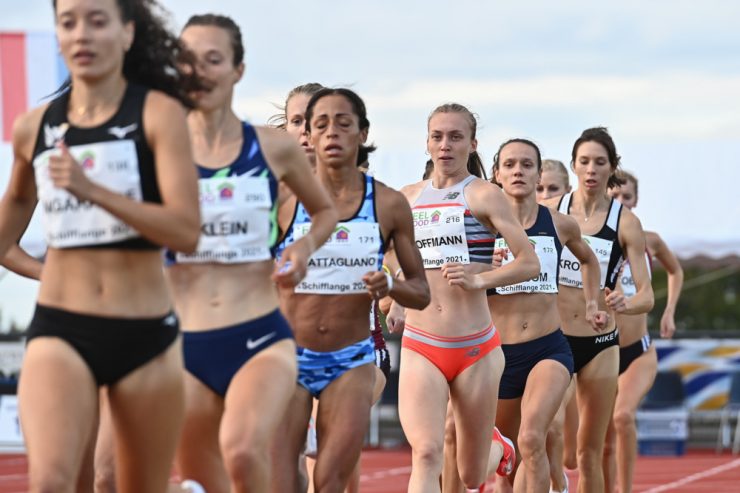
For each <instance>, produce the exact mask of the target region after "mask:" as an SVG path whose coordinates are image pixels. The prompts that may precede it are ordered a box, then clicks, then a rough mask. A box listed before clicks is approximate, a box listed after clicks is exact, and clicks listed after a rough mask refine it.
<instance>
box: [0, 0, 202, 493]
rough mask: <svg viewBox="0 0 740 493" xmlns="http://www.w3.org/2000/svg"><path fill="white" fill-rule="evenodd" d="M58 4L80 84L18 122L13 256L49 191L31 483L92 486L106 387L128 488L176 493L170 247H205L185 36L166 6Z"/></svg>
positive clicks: (7, 201)
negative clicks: (157, 9)
mask: <svg viewBox="0 0 740 493" xmlns="http://www.w3.org/2000/svg"><path fill="white" fill-rule="evenodd" d="M53 4H54V5H53V7H54V8H55V9H56V10H55V25H56V27H57V29H56V33H57V39H58V41H59V48H60V52H61V55H62V58H63V59H64V61H65V64H66V66H67V69H68V70H69V74H70V76H69V84H67V89H66V91H67V92H64V93H60V94H61V95H60V96H58V97H57V98H56V99H55V100H54V101H52V102H51V103H49V104H46V105H45V106H42V107H39V108H36V109H34V110H31V111H30V112H28V113H26V114H24V115H21V116H20V117H19V118H18V119H17V120H16V123H15V125H14V132H13V150H14V163H13V169H12V176H11V178H10V182H9V186H8V191H7V192H6V194H5V197H4V200H3V201H2V204H1V205H0V257H1V256H4V255H5V253H6V251H7V249H8V245H9V244H10V243H11V242H13V241H15V239H17V238H19V237H20V234H21V232H22V231H23V230H24V229H25V227H26V225H27V224H28V221H29V220H30V217H31V214H32V212H33V209H34V206H35V205H36V202H37V200H38V202H40V203H41V204H40V205H41V209H42V215H43V217H42V221H43V227H44V231H45V234H46V237H47V242H48V244H49V249H48V251H47V254H46V259H45V264H44V268H43V276H42V279H41V284H40V288H39V294H38V304H37V307H36V312H35V314H34V318H33V320H32V322H31V324H30V325H29V327H28V339H27V346H26V353H25V357H24V361H23V368H22V371H21V372H22V375H23V377H22V378H21V380H20V383H19V399H20V405H19V408H20V413H21V415H20V417H21V421H22V422H23V428H24V437H25V440H26V445H27V448H28V453H29V461H30V462H32V463H33V464H34V467H33V468H32V470H31V471H30V479H29V483H30V484H33V485H34V488H36V489H38V490H42V491H71V490H73V489H80V490H84V491H92V490H93V485H92V484H85V480H86V479H87V478H88V477H89V475H88V474H87V472H85V471H83V468H84V465H83V462H84V460H83V458H84V457H85V456H86V450H87V449H88V444H89V440H88V439H87V437H93V436H95V433H96V430H95V426H96V424H97V417H98V397H99V388H98V387H99V386H107V387H108V390H109V391H110V392H111V394H110V395H111V396H112V398H111V401H110V402H111V407H112V410H113V412H112V415H113V416H114V418H115V421H116V423H115V424H116V426H115V428H116V431H117V432H118V433H117V434H116V436H115V440H116V442H117V444H118V445H119V448H118V451H120V452H121V453H120V454H118V459H119V461H120V462H119V466H120V469H119V471H118V473H119V475H120V477H123V478H125V481H124V482H123V483H119V484H121V485H123V484H125V485H126V489H127V490H128V491H164V490H165V489H166V487H167V482H168V478H169V473H170V469H171V467H172V461H173V458H174V449H175V443H176V441H177V440H178V437H179V432H180V425H181V423H182V417H183V405H182V404H183V401H182V397H183V394H182V393H183V386H182V385H183V384H182V380H183V379H182V357H181V347H180V346H179V344H177V339H178V336H179V333H178V323H177V318H176V317H175V316H174V315H173V314H172V312H171V304H170V297H169V293H168V291H167V286H166V284H165V281H164V275H163V273H162V259H161V253H160V252H159V251H158V249H159V246H166V247H169V248H172V249H175V250H181V251H192V250H193V249H194V248H195V247H196V244H197V240H198V233H199V214H198V196H197V178H196V173H195V168H194V166H193V157H192V154H191V150H190V146H189V141H188V134H187V128H186V125H185V111H184V109H183V106H182V105H181V102H185V99H186V98H185V97H184V94H185V87H184V86H185V85H186V84H187V83H188V82H196V81H195V80H194V78H193V77H192V76H188V75H187V74H185V73H184V71H182V70H181V67H183V65H182V64H181V63H180V62H181V61H180V60H179V59H176V53H174V52H173V51H170V50H168V49H167V48H166V47H168V46H170V47H177V46H178V45H177V41H176V39H175V37H174V36H173V35H172V34H171V33H169V32H168V31H167V29H166V28H165V26H164V25H163V24H162V23H161V22H160V20H159V17H158V16H155V15H153V13H152V12H151V11H150V9H152V8H153V5H154V4H156V2H142V1H141V0H136V1H134V2H118V3H116V2H93V3H90V2H82V1H78V0H69V1H64V2H62V1H59V2H53ZM124 4H125V5H126V8H123V7H121V5H124ZM134 25H135V26H136V29H133V26H134ZM152 46H156V47H158V48H157V49H156V50H155V49H151V47H152ZM190 68H191V69H192V67H190ZM193 73H194V70H193ZM193 87H195V88H197V87H198V84H197V83H196V84H195V85H194V86H193ZM148 88H157V90H150V89H148ZM34 178H35V183H34ZM155 245H156V246H155ZM97 247H99V248H97ZM142 382H145V384H143V385H142ZM44 409H53V410H54V412H51V413H49V412H43V410H44ZM152 410H156V411H155V412H152ZM142 416H146V419H141V417H142ZM90 479H91V478H90ZM78 480H80V482H79V483H78Z"/></svg>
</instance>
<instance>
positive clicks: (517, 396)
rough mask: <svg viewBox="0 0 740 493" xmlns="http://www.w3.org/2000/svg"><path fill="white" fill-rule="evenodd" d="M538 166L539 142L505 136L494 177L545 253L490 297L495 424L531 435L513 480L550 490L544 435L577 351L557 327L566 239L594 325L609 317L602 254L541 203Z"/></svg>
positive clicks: (499, 245)
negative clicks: (500, 365) (600, 305)
mask: <svg viewBox="0 0 740 493" xmlns="http://www.w3.org/2000/svg"><path fill="white" fill-rule="evenodd" d="M541 167H542V165H541V158H540V152H539V148H538V147H537V146H536V145H535V144H534V143H533V142H531V141H529V140H526V139H512V140H509V141H507V142H505V143H504V144H502V145H501V147H500V148H499V151H498V153H497V154H496V157H495V158H494V166H493V172H494V178H495V180H496V183H498V184H500V186H501V187H502V189H503V192H504V195H505V196H506V198H507V199H508V202H509V204H510V205H511V207H512V209H513V211H514V215H515V216H516V217H517V219H519V221H520V222H521V224H522V226H524V227H525V228H526V233H527V236H528V237H529V243H530V244H531V246H532V248H533V249H534V251H535V252H536V253H537V257H538V258H539V260H540V272H539V274H538V275H537V276H536V277H534V278H532V279H530V280H528V281H525V282H522V283H518V284H514V285H509V286H502V287H498V288H496V290H495V293H494V292H491V291H489V297H488V306H489V309H490V310H491V318H492V319H493V321H494V323H495V324H496V327H498V329H499V331H500V332H501V339H502V346H501V348H502V349H503V351H504V356H505V357H506V366H505V367H504V373H503V375H502V377H501V385H500V387H499V405H498V412H497V414H496V418H497V425H498V427H499V428H500V429H501V432H502V433H503V434H504V435H505V436H510V437H514V438H516V437H522V436H525V437H528V439H527V444H526V446H523V447H521V448H520V450H521V454H522V466H521V467H520V468H519V469H518V470H517V473H516V478H515V481H514V484H515V487H516V488H520V487H522V486H520V485H523V484H526V485H527V487H528V488H530V487H531V488H532V489H533V490H535V491H546V490H547V489H548V486H549V471H550V467H549V464H548V461H547V453H546V447H545V439H546V437H547V430H548V428H549V426H550V423H551V422H552V420H553V418H554V416H555V413H556V412H557V410H558V407H559V406H560V403H561V401H562V400H563V396H564V395H565V392H566V390H567V388H568V384H569V382H570V376H571V374H572V373H573V355H572V353H571V350H570V346H569V345H568V341H567V340H566V338H565V336H564V335H563V333H562V331H561V330H560V316H559V314H558V308H557V297H558V270H559V262H560V258H561V251H562V249H563V245H567V246H568V247H569V248H570V249H571V250H573V251H574V252H576V253H577V255H578V256H577V258H578V260H579V262H580V263H581V265H582V266H583V270H584V272H585V273H586V276H585V279H586V283H587V286H586V289H585V290H584V293H585V294H586V295H587V296H588V297H589V298H590V300H591V301H592V303H590V304H588V305H589V307H590V310H589V312H588V313H586V317H587V318H588V319H589V320H590V321H591V323H592V324H593V326H594V328H595V329H599V328H600V327H601V326H603V324H604V323H605V321H606V313H605V312H599V311H598V310H597V309H596V298H597V297H598V293H599V286H598V284H599V279H598V274H599V270H598V265H597V261H596V258H595V257H594V255H593V254H592V253H591V251H590V249H589V248H588V245H587V244H586V243H585V242H584V241H583V239H582V238H581V232H580V228H578V225H577V224H576V222H575V220H573V219H572V218H568V217H566V216H564V215H562V214H560V213H558V212H556V211H550V210H549V209H548V208H547V207H545V206H542V205H538V204H537V200H536V190H537V183H538V180H539V177H540V176H541ZM496 249H497V252H499V254H498V255H502V256H503V265H507V264H508V263H510V262H511V261H512V260H513V259H512V256H511V254H509V253H508V246H507V244H506V241H505V240H504V239H503V238H497V239H496ZM498 255H497V256H498ZM493 294H495V296H494V295H493ZM525 394H526V396H527V397H526V398H524V395H525Z"/></svg>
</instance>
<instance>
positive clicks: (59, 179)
mask: <svg viewBox="0 0 740 493" xmlns="http://www.w3.org/2000/svg"><path fill="white" fill-rule="evenodd" d="M57 148H58V149H59V151H60V152H59V153H58V154H56V155H52V156H50V157H49V178H51V181H52V183H54V186H55V187H57V188H62V189H64V190H66V191H68V192H69V193H71V194H72V195H74V196H75V197H77V198H78V199H80V200H89V199H90V196H91V191H92V189H93V187H95V184H94V183H93V182H91V181H90V180H89V179H88V178H87V176H85V172H84V171H83V170H82V166H80V163H78V162H77V161H76V160H75V158H74V157H72V154H70V153H69V148H68V147H67V145H66V144H65V143H64V142H60V143H58V144H57Z"/></svg>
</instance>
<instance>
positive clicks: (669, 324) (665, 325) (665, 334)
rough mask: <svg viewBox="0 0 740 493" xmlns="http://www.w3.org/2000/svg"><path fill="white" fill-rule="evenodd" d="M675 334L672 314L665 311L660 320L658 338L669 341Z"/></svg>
mask: <svg viewBox="0 0 740 493" xmlns="http://www.w3.org/2000/svg"><path fill="white" fill-rule="evenodd" d="M675 332H676V321H675V320H674V317H673V313H671V312H669V311H668V310H666V311H665V312H663V316H662V317H661V318H660V337H662V338H663V339H670V338H672V337H673V334H674V333H675Z"/></svg>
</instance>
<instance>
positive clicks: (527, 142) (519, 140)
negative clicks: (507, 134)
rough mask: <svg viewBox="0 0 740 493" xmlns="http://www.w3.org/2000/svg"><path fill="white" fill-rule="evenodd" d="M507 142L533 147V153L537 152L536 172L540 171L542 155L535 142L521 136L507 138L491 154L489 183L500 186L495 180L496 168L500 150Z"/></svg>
mask: <svg viewBox="0 0 740 493" xmlns="http://www.w3.org/2000/svg"><path fill="white" fill-rule="evenodd" d="M509 144H525V145H528V146H529V147H531V148H532V149H534V152H535V154H537V171H538V172H539V171H542V155H541V154H540V148H539V147H537V144H535V143H534V142H532V141H531V140H529V139H522V138H514V139H509V140H507V141H506V142H504V143H503V144H501V146H499V148H498V151H496V154H495V155H494V156H493V167H492V168H491V183H493V184H494V185H498V186H501V184H500V183H498V182H497V181H496V170H497V169H498V167H499V161H498V158H499V156H500V155H501V151H502V150H503V149H504V147H506V146H507V145H509Z"/></svg>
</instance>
